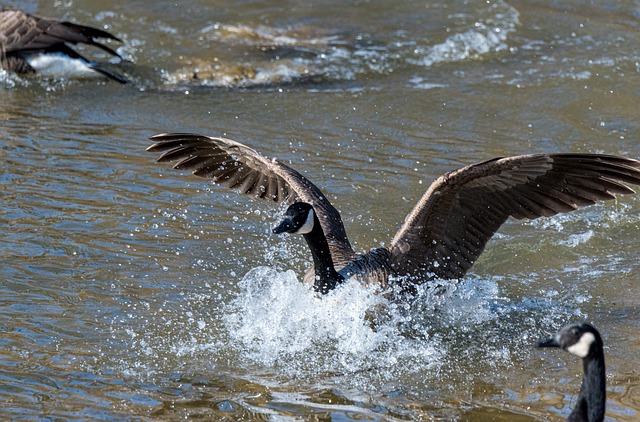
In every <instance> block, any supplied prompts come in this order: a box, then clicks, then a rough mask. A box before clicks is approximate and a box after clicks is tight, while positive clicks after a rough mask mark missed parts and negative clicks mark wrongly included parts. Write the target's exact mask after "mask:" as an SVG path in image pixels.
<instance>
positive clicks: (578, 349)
mask: <svg viewBox="0 0 640 422" xmlns="http://www.w3.org/2000/svg"><path fill="white" fill-rule="evenodd" d="M536 347H560V348H562V349H564V350H566V351H567V352H569V353H571V354H572V355H576V356H578V357H579V358H582V365H583V367H584V374H583V376H582V386H581V387H580V394H579V395H578V402H577V403H576V407H575V408H574V409H573V412H571V414H570V415H569V417H568V418H567V420H568V421H571V422H582V421H585V422H600V421H602V420H604V411H605V405H606V401H607V397H606V395H607V392H606V379H605V370H604V351H603V347H602V338H601V337H600V333H598V330H596V329H595V328H594V327H593V326H592V325H590V324H587V323H583V324H571V325H567V326H566V327H564V328H563V329H562V330H560V332H559V333H557V334H556V335H554V336H553V337H551V338H549V339H546V340H539V341H538V342H537V343H536Z"/></svg>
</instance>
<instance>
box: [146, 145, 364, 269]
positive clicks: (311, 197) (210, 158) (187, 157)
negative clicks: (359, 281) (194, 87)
mask: <svg viewBox="0 0 640 422" xmlns="http://www.w3.org/2000/svg"><path fill="white" fill-rule="evenodd" d="M149 139H150V140H151V141H153V142H154V144H153V145H151V146H150V147H149V148H147V151H164V153H163V154H162V155H161V156H160V158H158V161H159V162H165V161H177V163H176V164H175V165H174V166H173V168H175V169H178V170H191V172H192V173H193V174H195V175H196V176H200V177H207V178H210V179H213V181H214V182H215V183H217V184H219V185H222V186H224V187H227V188H230V189H234V190H236V191H238V192H239V193H242V194H247V195H251V196H253V197H255V198H261V199H267V200H272V201H274V202H277V203H282V202H285V201H286V200H288V199H295V198H298V199H300V200H302V201H304V202H307V203H309V204H311V205H312V206H313V207H314V209H315V210H316V215H317V216H318V220H319V221H320V224H321V225H322V229H323V230H324V233H325V235H326V237H327V241H328V242H329V249H330V250H331V256H332V258H333V260H334V263H336V265H339V264H340V263H346V262H348V261H350V260H352V259H353V258H354V257H355V253H354V251H353V248H352V247H351V245H350V244H349V240H348V239H347V234H346V231H345V229H344V224H343V223H342V218H341V217H340V213H339V212H338V210H336V209H335V208H334V207H333V205H331V203H330V202H329V200H328V199H327V197H326V195H324V194H323V193H322V192H321V191H320V189H318V187H317V186H316V185H314V184H313V183H311V182H310V181H309V180H308V179H307V178H306V177H304V176H303V175H301V174H300V173H298V172H297V171H296V170H294V169H292V168H291V167H289V166H287V165H285V164H283V163H281V162H280V161H278V160H277V159H275V158H272V159H269V158H267V157H265V156H263V155H261V154H260V153H258V152H257V151H255V150H254V149H252V148H249V147H247V146H246V145H243V144H241V143H239V142H236V141H232V140H231V139H225V138H214V137H209V136H204V135H196V134H190V133H165V134H160V135H155V136H152V137H151V138H149Z"/></svg>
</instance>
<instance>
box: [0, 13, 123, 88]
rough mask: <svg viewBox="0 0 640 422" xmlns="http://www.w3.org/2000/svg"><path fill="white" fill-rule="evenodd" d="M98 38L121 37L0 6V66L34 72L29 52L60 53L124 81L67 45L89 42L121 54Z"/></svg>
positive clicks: (107, 75) (13, 70) (116, 39)
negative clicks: (29, 59)
mask: <svg viewBox="0 0 640 422" xmlns="http://www.w3.org/2000/svg"><path fill="white" fill-rule="evenodd" d="M100 38H103V39H110V40H115V41H120V40H119V39H118V38H116V37H115V36H114V35H112V34H110V33H108V32H106V31H103V30H101V29H97V28H92V27H89V26H84V25H78V24H75V23H71V22H64V21H59V20H56V19H50V18H44V17H39V16H35V15H31V14H29V13H26V12H23V11H21V10H14V9H3V10H0V67H2V68H3V69H5V70H8V71H11V72H16V73H20V74H28V73H35V69H34V68H33V67H31V65H29V62H28V60H27V59H28V57H29V56H30V55H34V54H39V53H59V54H64V55H66V56H68V57H70V58H74V59H81V60H83V61H85V62H87V65H88V66H89V67H91V68H92V69H94V70H95V71H96V72H98V73H100V74H102V75H104V76H106V77H108V78H110V79H113V80H116V81H118V82H122V83H124V82H126V81H125V80H124V79H123V78H122V76H120V75H117V74H116V73H114V72H112V71H109V70H106V69H102V68H97V67H95V66H93V65H92V64H91V63H90V62H89V61H88V60H87V59H86V58H84V57H83V56H82V55H80V54H79V53H78V52H77V51H75V50H74V49H72V48H71V47H70V46H69V44H72V45H74V44H79V43H84V44H89V45H92V46H95V47H98V48H100V49H102V50H104V51H106V52H107V53H109V54H111V55H113V56H117V57H120V55H119V54H118V53H116V52H115V51H114V50H113V49H111V48H109V47H108V46H106V45H104V44H101V43H99V42H97V41H96V39H100Z"/></svg>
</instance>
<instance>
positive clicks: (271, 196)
mask: <svg viewBox="0 0 640 422" xmlns="http://www.w3.org/2000/svg"><path fill="white" fill-rule="evenodd" d="M150 140H151V141H152V142H153V145H151V146H150V147H149V148H147V150H148V151H160V152H162V155H160V157H159V158H158V161H159V162H176V164H175V165H174V166H173V167H174V168H175V169H180V170H182V169H183V170H190V171H192V172H193V174H195V175H197V176H201V177H206V178H210V179H212V180H213V181H214V182H215V183H217V184H220V185H222V186H225V187H228V188H231V189H234V190H236V191H238V192H240V193H243V194H247V195H251V196H253V197H256V198H262V199H266V200H270V201H274V202H276V203H282V202H285V201H288V200H289V201H296V202H293V204H291V205H290V206H289V208H288V209H287V210H286V212H285V215H284V218H283V220H282V221H281V222H280V224H278V225H277V226H276V227H275V228H274V229H273V231H274V233H285V232H286V233H298V234H302V235H303V236H304V238H305V240H306V242H307V244H308V246H309V249H310V250H311V255H312V257H313V264H314V265H313V267H312V268H310V269H309V271H307V274H306V275H305V281H306V282H308V283H312V284H313V286H314V289H315V290H316V291H318V292H321V293H328V292H329V291H331V290H333V289H334V288H335V287H336V286H338V285H339V284H341V283H343V282H345V281H347V280H352V279H355V280H358V281H359V282H361V283H364V284H369V283H377V284H379V285H381V286H382V287H384V288H386V287H389V286H390V287H394V286H393V284H394V283H398V286H399V287H400V289H401V290H402V291H405V290H407V288H409V289H411V286H415V285H417V284H420V283H423V282H425V281H428V280H433V279H436V278H438V279H459V278H462V277H463V276H464V275H465V274H466V273H467V271H469V269H470V268H471V266H472V265H473V263H474V262H475V261H476V259H477V258H478V256H479V255H480V254H481V253H482V251H483V250H484V248H485V245H486V244H487V242H488V241H489V239H490V238H491V237H492V236H493V234H494V233H495V232H496V231H497V230H498V228H499V227H500V226H501V225H502V224H503V223H504V222H505V221H506V220H507V219H508V218H509V217H513V218H516V219H536V218H539V217H549V216H552V215H556V214H558V213H566V212H571V211H574V210H576V209H578V208H581V207H584V206H587V205H591V204H594V203H596V202H597V201H603V200H610V199H614V198H615V195H616V194H623V195H624V194H632V193H634V191H633V190H632V189H631V188H630V187H628V186H627V184H633V185H640V161H637V160H633V159H629V158H625V157H620V156H615V155H604V154H578V153H575V154H574V153H566V154H530V155H518V156H512V157H504V158H494V159H492V160H488V161H484V162H481V163H477V164H473V165H469V166H467V167H463V168H461V169H458V170H455V171H452V172H450V173H447V174H445V175H443V176H441V177H439V178H438V179H437V180H436V181H435V182H433V183H432V184H431V186H430V187H429V188H428V189H427V191H426V192H425V193H424V195H423V196H422V198H420V200H419V201H418V203H417V204H416V205H415V206H414V208H413V210H412V211H411V212H410V213H409V215H408V216H407V217H406V218H405V221H404V224H402V226H401V227H400V229H399V230H398V232H397V233H396V235H395V236H394V238H393V240H392V241H391V243H390V244H389V245H388V246H387V247H380V248H375V249H372V250H371V251H369V252H367V253H365V254H358V253H356V252H355V251H354V250H353V248H352V247H351V244H350V243H349V239H348V238H347V233H346V230H345V228H344V224H343V221H342V218H341V217H340V213H339V212H338V210H336V209H335V208H334V207H333V205H331V202H330V201H329V199H328V198H327V196H326V195H325V194H323V193H322V192H321V191H320V189H319V188H318V187H317V186H316V185H314V184H313V183H312V182H310V181H309V180H308V179H307V178H306V177H304V176H303V175H301V174H300V173H299V172H298V171H296V170H294V169H293V168H291V167H289V166H288V165H286V164H284V163H282V162H281V161H279V160H278V159H276V158H272V159H270V158H267V157H265V156H263V155H261V154H259V153H258V152H256V151H255V150H253V149H252V148H249V147H247V146H246V145H243V144H241V143H239V142H236V141H233V140H230V139H225V138H218V137H209V136H203V135H196V134H186V133H168V134H160V135H155V136H152V137H151V138H150ZM390 280H392V281H390ZM397 280H400V281H397Z"/></svg>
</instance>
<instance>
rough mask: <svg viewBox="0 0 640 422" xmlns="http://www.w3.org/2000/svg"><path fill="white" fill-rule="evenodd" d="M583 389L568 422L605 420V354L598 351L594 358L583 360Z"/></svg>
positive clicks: (597, 421) (598, 421)
mask: <svg viewBox="0 0 640 422" xmlns="http://www.w3.org/2000/svg"><path fill="white" fill-rule="evenodd" d="M583 367H584V374H583V376H582V387H580V395H579V396H578V403H577V404H576V407H575V409H574V410H573V412H572V413H571V415H569V418H568V419H567V420H568V421H571V422H578V421H588V422H600V421H603V420H604V412H605V403H606V400H607V397H606V385H605V381H606V379H605V377H606V375H605V366H604V354H603V352H602V350H598V351H597V352H596V353H595V355H594V356H589V357H586V358H584V359H583Z"/></svg>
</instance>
